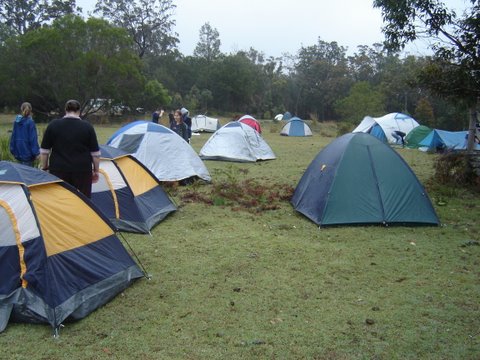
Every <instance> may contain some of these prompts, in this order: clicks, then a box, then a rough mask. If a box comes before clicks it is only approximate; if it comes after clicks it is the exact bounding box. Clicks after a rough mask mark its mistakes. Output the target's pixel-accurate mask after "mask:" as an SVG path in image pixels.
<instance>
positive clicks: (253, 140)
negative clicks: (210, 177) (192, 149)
mask: <svg viewBox="0 0 480 360" xmlns="http://www.w3.org/2000/svg"><path fill="white" fill-rule="evenodd" d="M200 157H201V158H202V159H205V160H226V161H237V162H256V161H258V160H273V159H275V158H276V157H275V154H274V153H273V151H272V149H271V148H270V146H268V144H267V143H266V141H265V140H264V139H263V138H262V137H261V135H260V134H259V133H258V132H257V131H256V130H254V129H253V128H252V127H250V126H248V125H246V124H244V123H242V122H238V121H232V122H229V123H228V124H226V125H225V126H223V127H221V128H220V129H218V130H217V131H216V132H215V133H214V134H212V136H210V138H209V139H208V140H207V142H206V143H205V145H203V147H202V149H201V150H200Z"/></svg>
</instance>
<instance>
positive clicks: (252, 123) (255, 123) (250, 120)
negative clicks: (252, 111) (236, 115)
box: [238, 115, 262, 134]
mask: <svg viewBox="0 0 480 360" xmlns="http://www.w3.org/2000/svg"><path fill="white" fill-rule="evenodd" d="M238 121H240V122H242V123H244V124H247V125H248V126H250V127H252V128H254V129H255V130H257V132H258V133H259V134H261V133H262V128H261V126H260V123H259V122H258V121H257V120H256V119H255V118H254V117H252V116H250V115H243V116H242V117H241V118H240V119H238Z"/></svg>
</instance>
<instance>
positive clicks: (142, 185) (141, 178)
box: [115, 156, 158, 196]
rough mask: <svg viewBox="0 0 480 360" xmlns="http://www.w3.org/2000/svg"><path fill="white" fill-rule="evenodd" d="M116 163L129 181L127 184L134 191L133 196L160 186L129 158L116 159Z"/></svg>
mask: <svg viewBox="0 0 480 360" xmlns="http://www.w3.org/2000/svg"><path fill="white" fill-rule="evenodd" d="M115 162H116V163H117V165H118V167H119V168H120V169H121V170H122V173H123V175H124V176H125V178H126V179H127V182H128V184H129V185H130V187H131V189H132V191H133V195H135V196H138V195H141V194H143V193H145V192H147V191H149V190H151V189H153V188H154V187H155V186H158V183H157V181H156V180H155V179H154V178H153V177H152V176H151V175H150V174H149V173H148V172H147V171H145V169H144V168H143V167H142V166H140V165H139V164H137V162H136V161H135V160H133V159H132V158H130V157H129V156H127V157H122V158H120V159H115Z"/></svg>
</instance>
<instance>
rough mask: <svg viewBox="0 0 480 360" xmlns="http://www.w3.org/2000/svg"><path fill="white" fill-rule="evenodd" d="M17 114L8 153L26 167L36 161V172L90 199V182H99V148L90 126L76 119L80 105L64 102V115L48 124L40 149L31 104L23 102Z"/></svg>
mask: <svg viewBox="0 0 480 360" xmlns="http://www.w3.org/2000/svg"><path fill="white" fill-rule="evenodd" d="M20 111H21V114H20V115H17V116H16V118H15V121H14V124H13V130H12V135H11V137H10V152H11V153H12V155H13V156H14V157H15V159H16V160H17V161H19V162H20V163H22V164H25V165H29V166H34V162H35V160H40V169H42V170H44V171H49V172H50V173H51V174H53V175H55V176H57V177H59V178H60V179H62V180H64V181H65V182H67V183H69V184H70V185H72V186H74V187H75V188H76V189H78V190H79V191H80V192H81V193H83V194H84V195H85V196H87V197H89V198H90V197H91V194H92V183H95V182H97V181H98V179H99V170H100V169H99V166H100V147H99V145H98V140H97V134H96V133H95V129H94V128H93V126H92V125H91V124H90V123H89V122H88V121H86V120H83V119H81V118H80V112H81V105H80V103H79V102H78V101H77V100H68V101H67V102H66V104H65V115H64V116H63V117H62V118H59V119H55V120H53V121H52V122H50V123H49V124H48V126H47V128H46V129H45V133H44V135H43V138H42V142H41V144H40V146H39V145H38V135H37V128H36V126H35V123H34V121H33V119H32V105H31V104H30V103H28V102H25V103H23V104H22V105H21V107H20Z"/></svg>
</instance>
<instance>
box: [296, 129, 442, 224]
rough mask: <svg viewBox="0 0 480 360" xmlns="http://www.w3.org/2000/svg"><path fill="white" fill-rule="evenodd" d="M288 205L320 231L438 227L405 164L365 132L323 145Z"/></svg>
mask: <svg viewBox="0 0 480 360" xmlns="http://www.w3.org/2000/svg"><path fill="white" fill-rule="evenodd" d="M291 203H292V205H293V207H294V208H295V210H297V211H298V212H300V213H302V214H303V215H305V216H306V217H307V218H309V219H310V220H312V221H313V222H315V223H316V224H318V225H320V226H329V225H354V224H358V225H360V224H383V225H390V224H412V225H413V224H417V225H418V224H421V225H438V224H439V220H438V217H437V215H436V213H435V210H434V208H433V206H432V203H431V202H430V199H429V197H428V195H427V194H426V192H425V189H424V188H423V186H422V185H421V184H420V182H419V181H418V179H417V177H416V176H415V174H414V173H413V171H412V170H411V169H410V167H409V166H408V165H407V163H406V162H405V161H404V160H403V159H402V157H401V156H400V155H398V153H397V152H396V151H395V150H393V149H392V148H391V147H390V146H388V145H387V144H385V143H383V142H382V141H381V140H379V139H378V138H376V137H374V136H372V135H369V134H366V133H349V134H345V135H343V136H341V137H339V138H337V139H335V140H334V141H333V142H332V143H330V144H329V145H328V146H326V147H325V148H324V149H323V150H322V151H321V152H320V153H319V154H318V155H317V156H316V158H315V159H314V160H313V161H312V163H311V164H310V165H309V166H308V168H307V170H306V171H305V173H304V174H303V176H302V178H301V179H300V182H299V183H298V185H297V187H296V189H295V192H294V194H293V197H292V199H291Z"/></svg>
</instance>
